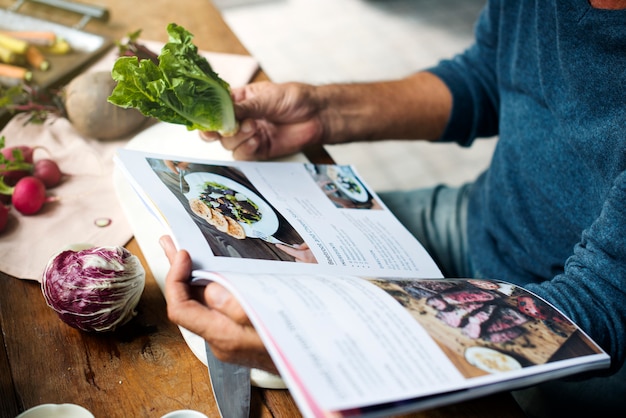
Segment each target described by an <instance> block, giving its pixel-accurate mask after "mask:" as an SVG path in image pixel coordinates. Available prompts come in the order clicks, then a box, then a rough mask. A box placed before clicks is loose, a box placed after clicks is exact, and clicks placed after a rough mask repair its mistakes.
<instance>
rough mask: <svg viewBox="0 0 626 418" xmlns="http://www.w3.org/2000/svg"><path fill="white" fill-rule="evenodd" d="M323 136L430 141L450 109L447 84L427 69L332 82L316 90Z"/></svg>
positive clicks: (330, 138)
mask: <svg viewBox="0 0 626 418" xmlns="http://www.w3.org/2000/svg"><path fill="white" fill-rule="evenodd" d="M316 95H317V100H318V101H319V104H320V109H321V112H320V116H321V118H322V121H323V126H324V130H325V131H324V134H323V141H324V143H327V144H335V143H342V142H351V141H373V140H380V139H426V140H434V139H437V138H439V137H440V136H441V134H442V133H443V131H444V129H445V127H446V124H447V122H448V119H449V117H450V112H451V109H452V96H451V93H450V91H449V90H448V88H447V86H446V85H445V84H444V83H443V82H442V81H441V80H440V79H439V78H438V77H436V76H435V75H433V74H431V73H427V72H421V73H416V74H413V75H411V76H409V77H406V78H404V79H401V80H397V81H385V82H373V83H361V84H330V85H325V86H320V87H318V88H317V89H316Z"/></svg>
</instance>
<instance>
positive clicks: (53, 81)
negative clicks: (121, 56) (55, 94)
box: [0, 9, 113, 126]
mask: <svg viewBox="0 0 626 418" xmlns="http://www.w3.org/2000/svg"><path fill="white" fill-rule="evenodd" d="M0 30H19V31H32V30H37V31H53V32H54V33H55V34H56V35H57V36H58V37H60V38H63V39H65V40H66V41H67V42H68V43H69V44H70V46H71V48H72V50H71V51H70V52H68V53H67V54H63V55H55V54H47V55H46V58H47V59H48V61H49V62H50V68H49V69H48V70H47V71H41V70H33V72H32V73H33V78H32V80H31V83H32V84H35V85H37V86H39V87H43V88H49V87H55V86H61V85H63V84H65V83H67V82H68V81H69V80H70V79H71V78H73V77H74V76H76V75H77V74H78V73H79V72H80V71H81V70H82V69H83V68H84V67H85V66H86V65H87V64H89V63H91V62H93V61H94V60H95V59H96V58H97V57H99V56H100V55H102V54H103V53H104V52H106V51H107V50H108V49H110V48H111V47H112V46H113V42H112V41H111V40H110V39H108V38H106V37H103V36H99V35H95V34H92V33H89V32H85V31H83V30H80V29H76V28H72V27H69V26H65V25H61V24H58V23H54V22H51V21H47V20H43V19H38V18H34V17H31V16H27V15H24V14H21V13H16V12H12V11H8V10H4V9H0ZM6 113H8V112H7V111H6V110H4V109H2V110H0V126H4V124H5V123H6V121H7V116H8V115H6Z"/></svg>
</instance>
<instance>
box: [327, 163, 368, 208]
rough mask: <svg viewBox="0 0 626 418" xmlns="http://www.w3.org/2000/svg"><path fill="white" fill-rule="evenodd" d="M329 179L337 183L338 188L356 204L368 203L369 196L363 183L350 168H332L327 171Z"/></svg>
mask: <svg viewBox="0 0 626 418" xmlns="http://www.w3.org/2000/svg"><path fill="white" fill-rule="evenodd" d="M327 173H328V177H330V179H331V180H332V181H333V183H335V185H336V186H337V188H338V189H339V190H341V191H342V192H343V193H344V194H345V195H346V196H348V197H349V198H350V199H352V200H354V201H355V202H361V203H363V202H367V200H368V199H369V194H368V193H367V189H365V186H363V183H361V181H360V180H359V179H358V178H357V177H356V175H355V174H354V172H353V171H352V169H351V168H350V167H343V166H330V167H328V170H327Z"/></svg>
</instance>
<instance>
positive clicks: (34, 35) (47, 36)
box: [0, 30, 57, 46]
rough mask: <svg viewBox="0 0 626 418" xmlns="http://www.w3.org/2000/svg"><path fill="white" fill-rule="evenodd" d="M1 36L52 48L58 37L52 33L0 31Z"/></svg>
mask: <svg viewBox="0 0 626 418" xmlns="http://www.w3.org/2000/svg"><path fill="white" fill-rule="evenodd" d="M0 34H2V35H7V36H10V37H12V38H15V39H21V40H22V41H26V42H28V43H30V44H33V45H45V46H50V45H53V44H54V43H55V42H56V39H57V35H56V33H54V32H52V31H31V30H0Z"/></svg>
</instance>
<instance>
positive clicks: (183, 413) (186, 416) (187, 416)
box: [161, 409, 208, 418]
mask: <svg viewBox="0 0 626 418" xmlns="http://www.w3.org/2000/svg"><path fill="white" fill-rule="evenodd" d="M161 418H208V417H207V416H206V415H204V414H203V413H202V412H198V411H194V410H191V409H179V410H177V411H172V412H168V413H167V414H165V415H163V416H162V417H161Z"/></svg>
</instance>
